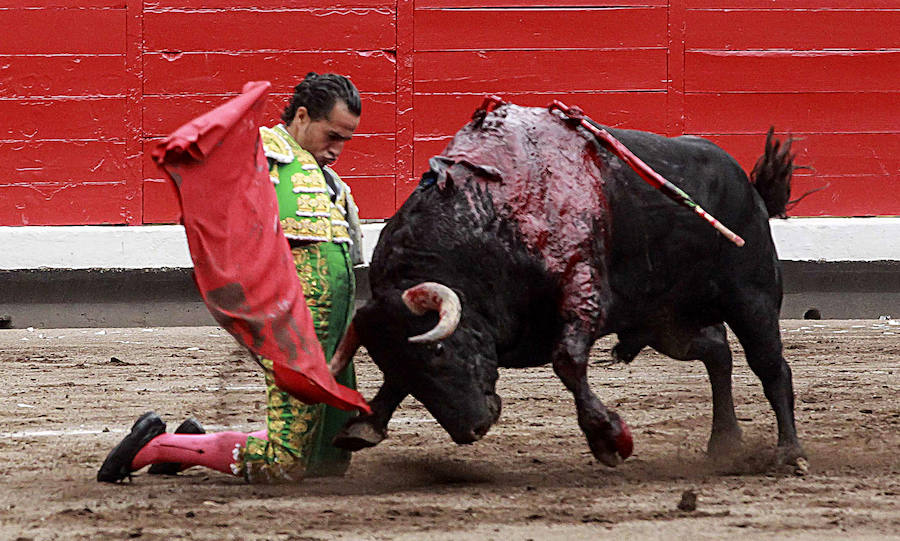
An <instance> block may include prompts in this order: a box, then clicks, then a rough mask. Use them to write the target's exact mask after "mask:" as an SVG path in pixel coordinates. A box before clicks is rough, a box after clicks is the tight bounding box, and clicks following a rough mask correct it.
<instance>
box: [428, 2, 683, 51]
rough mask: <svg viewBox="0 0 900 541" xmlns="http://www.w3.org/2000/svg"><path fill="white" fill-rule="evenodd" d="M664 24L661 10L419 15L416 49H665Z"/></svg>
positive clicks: (470, 11)
mask: <svg viewBox="0 0 900 541" xmlns="http://www.w3.org/2000/svg"><path fill="white" fill-rule="evenodd" d="M666 18H667V14H666V9H665V8H664V7H662V6H658V7H616V8H609V9H541V10H535V9H456V10H454V9H441V10H436V9H419V10H416V12H415V25H416V34H415V43H416V50H417V51H426V50H448V49H457V50H472V49H476V50H477V49H571V48H585V49H603V48H621V47H629V48H634V47H665V45H666V43H665V36H666V33H665V29H666ZM600 29H602V31H601V30H600Z"/></svg>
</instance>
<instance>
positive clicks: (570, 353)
mask: <svg viewBox="0 0 900 541" xmlns="http://www.w3.org/2000/svg"><path fill="white" fill-rule="evenodd" d="M592 342H593V340H592V338H591V336H590V334H589V333H587V332H585V331H582V330H580V329H579V328H578V327H577V326H576V325H573V324H570V325H567V327H566V329H565V331H564V332H563V338H562V340H561V341H560V343H559V344H557V346H556V349H555V350H554V352H553V370H554V371H555V372H556V375H557V376H559V379H560V380H562V382H563V383H564V384H565V386H566V387H567V388H568V389H569V391H571V393H572V395H573V396H574V397H575V407H576V409H577V410H578V426H580V427H581V430H582V431H583V432H584V435H585V437H586V438H587V442H588V445H589V446H590V448H591V452H592V453H593V454H594V457H595V458H596V459H597V460H599V461H600V462H602V463H604V464H606V465H607V466H610V467H615V466H616V465H618V464H619V463H620V462H622V460H624V459H626V458H628V456H630V455H631V451H632V440H631V430H630V429H629V428H628V425H626V424H625V422H624V421H623V420H622V419H621V418H620V417H619V416H618V414H616V413H615V412H614V411H611V410H609V409H607V408H606V406H604V405H603V402H601V401H600V399H599V398H597V396H596V395H595V394H594V392H593V391H591V388H590V385H589V384H588V380H587V366H588V354H589V352H590V347H591V343H592Z"/></svg>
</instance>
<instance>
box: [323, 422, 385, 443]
mask: <svg viewBox="0 0 900 541" xmlns="http://www.w3.org/2000/svg"><path fill="white" fill-rule="evenodd" d="M386 437H387V434H386V431H385V430H379V429H378V428H376V427H375V425H373V424H372V423H371V422H369V421H368V420H366V419H364V418H360V417H357V418H355V419H351V420H350V421H349V422H348V423H347V424H346V425H344V428H342V429H341V431H340V432H338V433H337V435H336V436H335V437H334V439H333V440H332V441H331V444H332V445H334V446H335V447H338V448H340V449H346V450H348V451H359V450H360V449H366V448H368V447H375V446H376V445H378V444H379V443H381V441H382V440H384V438H386Z"/></svg>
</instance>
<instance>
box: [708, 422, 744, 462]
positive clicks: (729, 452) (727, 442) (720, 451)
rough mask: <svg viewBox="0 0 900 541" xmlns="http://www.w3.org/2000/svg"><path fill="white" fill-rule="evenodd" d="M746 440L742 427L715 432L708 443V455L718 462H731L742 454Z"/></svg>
mask: <svg viewBox="0 0 900 541" xmlns="http://www.w3.org/2000/svg"><path fill="white" fill-rule="evenodd" d="M743 450H744V442H743V440H742V438H741V431H740V429H738V430H736V431H734V432H723V433H715V432H714V433H713V434H712V435H711V436H710V437H709V443H707V445H706V455H707V456H708V457H709V458H710V459H711V460H712V461H713V462H716V463H725V462H729V461H731V460H732V459H734V458H737V457H738V456H740V454H741V452H742V451H743Z"/></svg>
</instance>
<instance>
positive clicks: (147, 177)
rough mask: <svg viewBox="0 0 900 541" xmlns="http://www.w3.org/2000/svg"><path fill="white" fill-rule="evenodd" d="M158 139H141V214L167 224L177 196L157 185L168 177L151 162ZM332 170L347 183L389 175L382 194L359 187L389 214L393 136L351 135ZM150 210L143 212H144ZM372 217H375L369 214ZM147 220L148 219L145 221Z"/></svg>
mask: <svg viewBox="0 0 900 541" xmlns="http://www.w3.org/2000/svg"><path fill="white" fill-rule="evenodd" d="M160 140H161V139H160V138H153V139H147V140H145V141H144V151H143V171H144V179H143V183H144V184H143V189H144V197H145V198H146V197H150V198H151V200H150V201H147V202H145V203H144V213H145V220H144V221H145V222H146V223H163V222H165V223H171V220H173V219H174V218H173V216H176V215H177V214H178V213H177V212H176V211H177V208H176V207H177V197H176V194H175V193H174V192H172V193H169V192H170V190H169V189H168V187H166V186H160V184H163V185H165V184H167V183H169V180H168V177H167V176H166V174H165V172H164V171H163V170H162V169H160V168H159V167H158V166H157V165H156V163H155V162H154V161H153V158H152V157H151V151H152V150H153V148H154V147H155V146H156V145H157V144H158V143H159V141H160ZM334 168H335V171H337V172H338V174H339V175H340V176H341V178H342V179H344V180H346V181H347V182H348V183H349V184H351V189H354V190H355V188H352V183H351V180H352V181H353V182H354V183H358V182H364V183H365V182H368V179H376V178H377V179H382V178H390V179H391V185H390V188H386V187H384V183H383V182H382V181H381V180H379V181H378V182H379V183H380V184H379V186H380V187H382V188H384V189H385V190H389V191H390V194H387V193H386V194H382V195H378V196H376V195H372V194H370V193H369V192H370V191H371V190H370V188H372V187H371V186H370V185H369V184H366V185H365V186H363V188H362V189H363V190H364V193H365V194H366V195H365V196H364V197H365V198H369V197H374V198H375V200H376V201H375V203H373V205H374V208H376V209H380V210H378V212H380V213H382V214H384V216H381V217H385V216H387V215H389V214H385V212H388V213H391V212H393V208H391V209H390V210H389V211H384V209H383V205H384V201H387V200H390V202H391V203H390V204H391V205H393V201H394V188H393V178H394V136H393V134H383V135H374V136H354V138H353V139H352V140H351V141H350V142H349V143H347V146H346V147H345V148H344V152H343V153H342V154H341V157H340V159H339V160H338V161H337V163H335V165H334ZM363 202H365V203H368V201H365V200H360V201H359V203H360V206H362V203H363ZM148 212H149V213H150V214H149V215H147V214H146V213H148ZM369 217H375V216H369ZM147 220H150V221H149V222H148V221H147Z"/></svg>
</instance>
